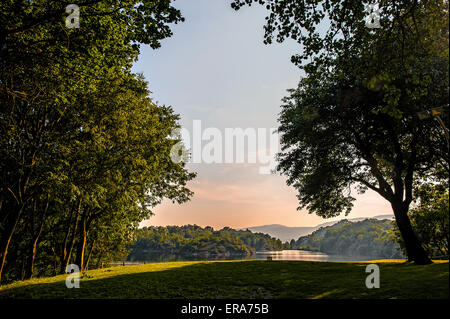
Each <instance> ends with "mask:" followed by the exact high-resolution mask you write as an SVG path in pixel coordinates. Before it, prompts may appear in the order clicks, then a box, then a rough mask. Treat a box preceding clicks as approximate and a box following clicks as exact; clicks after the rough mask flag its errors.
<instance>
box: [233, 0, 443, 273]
mask: <svg viewBox="0 0 450 319" xmlns="http://www.w3.org/2000/svg"><path fill="white" fill-rule="evenodd" d="M251 2H253V1H250V0H248V1H240V0H236V1H234V3H233V5H234V6H235V8H239V7H240V6H242V5H244V4H246V3H251ZM258 2H259V3H262V4H266V5H267V9H268V10H269V11H270V14H269V16H268V18H267V25H266V26H265V30H266V34H265V41H266V42H268V43H270V42H271V41H272V39H273V36H274V35H276V38H277V40H278V41H283V40H284V39H286V38H289V37H290V38H292V39H296V40H298V41H299V43H300V44H301V45H302V52H301V53H300V54H299V55H297V56H294V57H293V61H294V62H296V63H297V64H298V65H299V66H300V67H301V68H303V69H304V71H305V72H306V76H305V77H304V78H303V79H302V80H301V81H300V84H299V86H298V88H297V89H295V90H291V91H290V96H289V97H287V98H285V99H284V105H283V106H282V112H281V115H280V118H279V121H280V132H281V133H282V134H283V135H282V140H281V142H282V150H283V152H282V153H281V154H280V156H279V159H280V164H279V167H278V168H279V170H280V171H281V172H282V173H283V174H285V175H287V176H288V184H290V185H293V186H294V187H295V188H296V189H297V190H298V191H299V194H298V199H299V202H300V207H299V209H301V208H303V207H306V208H307V209H308V210H309V212H310V213H316V214H318V215H320V216H323V217H332V216H337V215H339V214H341V213H343V212H344V213H346V214H348V213H349V212H350V210H351V208H352V206H353V204H352V202H353V201H354V197H353V196H352V188H353V187H356V188H357V190H358V191H359V192H364V191H365V190H367V189H371V190H373V191H375V192H377V193H379V194H380V195H381V196H382V197H383V198H385V199H386V200H388V201H389V202H390V204H391V206H392V209H393V212H394V215H395V218H396V222H397V225H398V228H399V229H400V232H401V235H402V237H403V240H404V242H405V248H406V251H407V254H408V258H409V260H411V261H415V262H416V263H420V264H425V263H429V262H430V259H429V258H428V256H427V254H426V252H425V250H424V249H423V248H422V246H421V243H420V242H419V240H418V238H417V236H416V235H415V233H414V231H413V229H412V227H411V223H410V220H409V218H408V215H407V212H408V209H409V206H410V204H411V202H412V200H413V197H414V187H416V186H418V185H420V184H421V183H424V182H428V181H430V180H432V179H434V180H437V182H443V181H447V180H448V163H449V158H448V148H447V143H446V139H445V134H444V132H443V130H442V128H441V127H440V126H439V125H438V123H437V122H433V121H432V120H428V121H421V120H420V119H419V118H418V116H417V114H418V112H420V111H424V110H429V109H431V108H435V107H444V108H443V110H442V114H441V116H443V117H444V120H445V121H446V122H448V75H449V73H448V2H447V1H420V2H419V1H380V2H379V3H380V7H381V10H382V11H381V12H382V15H381V28H378V29H369V28H367V27H366V26H365V22H364V18H365V16H366V15H367V12H365V4H367V3H368V2H366V1H352V0H347V1H341V2H337V1H306V0H305V1H301V0H298V1H295V0H288V1H272V0H268V1H258ZM326 19H328V24H323V22H327V21H326ZM321 23H322V26H320V24H321ZM324 25H328V26H329V27H328V29H327V28H325V29H324V28H323V26H324ZM321 28H322V29H321ZM442 171H446V172H447V175H446V176H445V175H442V174H437V172H442Z"/></svg>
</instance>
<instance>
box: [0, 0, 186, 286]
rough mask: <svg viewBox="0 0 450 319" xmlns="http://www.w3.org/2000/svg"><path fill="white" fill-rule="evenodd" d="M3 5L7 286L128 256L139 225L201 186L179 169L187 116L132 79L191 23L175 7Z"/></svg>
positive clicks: (0, 57) (96, 2)
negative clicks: (74, 24)
mask: <svg viewBox="0 0 450 319" xmlns="http://www.w3.org/2000/svg"><path fill="white" fill-rule="evenodd" d="M70 3H71V1H56V0H35V1H15V0H5V1H1V3H0V21H1V23H0V171H1V177H0V282H5V281H10V280H17V279H25V278H30V277H32V276H33V275H52V274H59V273H64V272H65V269H66V266H67V265H68V264H70V263H74V264H77V265H78V266H79V267H80V269H81V270H84V269H87V268H88V267H89V268H93V267H96V266H98V265H99V264H100V263H101V262H103V261H109V260H114V259H116V258H118V256H119V255H122V254H124V253H125V248H126V245H127V244H129V243H130V242H132V240H133V233H134V231H135V230H136V229H137V226H138V223H139V222H140V221H142V220H143V219H145V218H148V217H150V215H151V214H152V207H154V206H155V205H156V204H158V203H159V202H161V200H162V199H163V198H168V199H170V200H172V201H174V202H179V203H181V202H184V201H186V200H188V199H189V197H190V196H191V195H192V193H191V192H190V190H189V189H188V188H187V187H186V183H187V182H188V181H189V180H191V179H192V178H193V177H194V176H195V174H193V173H190V172H188V171H187V170H186V168H185V167H184V164H183V163H174V162H173V161H171V148H172V146H173V145H174V144H176V143H178V142H179V141H180V139H179V137H178V136H174V135H173V134H172V132H173V130H174V129H176V128H178V127H179V124H178V120H179V116H178V115H177V114H175V113H174V112H173V110H172V108H171V107H169V106H164V105H158V104H156V103H155V102H154V101H153V100H152V99H151V97H150V91H149V89H148V86H147V83H146V81H145V79H144V78H143V76H141V75H138V74H133V73H132V72H131V66H132V64H133V62H134V61H136V59H137V57H138V55H139V52H140V45H141V44H148V45H150V46H151V47H152V48H154V49H156V48H158V47H159V46H160V41H161V40H162V39H164V38H167V37H169V36H171V34H172V33H171V31H170V24H171V23H177V22H181V21H183V17H182V16H181V13H180V12H179V11H178V10H177V9H175V8H174V7H173V6H172V5H171V3H170V1H165V0H156V1H149V0H143V1H136V0H123V1H115V0H80V1H77V4H78V6H79V8H80V26H79V28H71V29H69V28H67V27H66V25H65V19H66V18H67V15H68V14H67V13H66V11H65V10H66V7H67V5H69V4H70Z"/></svg>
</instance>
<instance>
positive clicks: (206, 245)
mask: <svg viewBox="0 0 450 319" xmlns="http://www.w3.org/2000/svg"><path fill="white" fill-rule="evenodd" d="M282 249H289V244H288V243H282V242H281V240H279V239H275V238H273V237H270V236H269V235H267V234H262V233H252V232H251V231H249V230H234V229H231V228H229V227H224V228H222V229H220V230H214V229H213V228H212V227H205V228H202V227H200V226H197V225H185V226H166V227H161V226H159V227H157V226H150V227H144V228H141V229H139V230H138V231H137V234H136V241H135V243H134V244H133V245H131V246H130V254H129V256H128V259H129V260H147V259H150V256H153V255H154V254H155V253H157V254H176V255H181V256H196V255H202V256H214V255H216V256H217V255H222V256H230V255H242V256H245V255H251V254H254V253H255V252H256V251H260V250H282Z"/></svg>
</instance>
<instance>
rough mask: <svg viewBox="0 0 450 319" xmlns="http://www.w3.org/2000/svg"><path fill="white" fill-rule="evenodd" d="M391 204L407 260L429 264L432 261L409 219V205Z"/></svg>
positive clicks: (419, 263)
mask: <svg viewBox="0 0 450 319" xmlns="http://www.w3.org/2000/svg"><path fill="white" fill-rule="evenodd" d="M391 206H392V209H393V210H394V215H395V221H396V223H397V226H398V229H399V230H400V234H401V235H402V238H403V242H404V244H405V249H406V254H407V255H408V261H412V262H414V263H415V264H418V265H428V264H431V263H432V261H431V259H430V258H429V257H428V254H427V253H426V251H425V249H423V247H422V245H421V244H420V242H419V240H418V238H417V236H416V234H415V233H414V230H413V228H412V225H411V222H410V220H409V217H408V214H407V213H408V207H409V205H405V204H404V203H391Z"/></svg>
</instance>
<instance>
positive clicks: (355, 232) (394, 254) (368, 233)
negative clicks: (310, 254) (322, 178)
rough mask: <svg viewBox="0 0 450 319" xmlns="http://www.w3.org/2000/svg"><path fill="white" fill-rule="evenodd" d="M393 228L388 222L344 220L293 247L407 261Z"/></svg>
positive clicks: (315, 233)
mask: <svg viewBox="0 0 450 319" xmlns="http://www.w3.org/2000/svg"><path fill="white" fill-rule="evenodd" d="M393 229H394V226H393V225H392V222H391V221H388V220H376V219H366V220H363V221H360V222H356V223H353V222H349V221H348V220H345V219H344V220H342V221H340V222H339V223H337V224H334V225H332V226H328V227H323V228H320V229H318V230H316V231H315V232H313V233H312V234H311V235H308V236H304V237H300V238H299V239H298V240H297V241H295V242H291V247H293V248H298V249H305V250H312V251H320V252H324V253H327V254H341V255H347V256H368V257H372V258H404V256H403V254H402V251H401V249H400V246H399V244H398V243H397V242H396V241H395V235H394V232H393Z"/></svg>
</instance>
